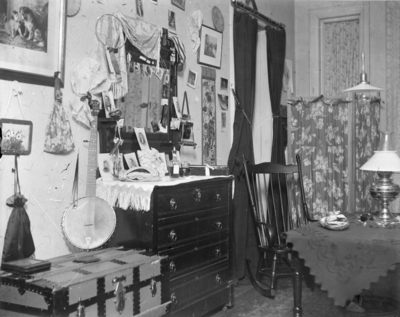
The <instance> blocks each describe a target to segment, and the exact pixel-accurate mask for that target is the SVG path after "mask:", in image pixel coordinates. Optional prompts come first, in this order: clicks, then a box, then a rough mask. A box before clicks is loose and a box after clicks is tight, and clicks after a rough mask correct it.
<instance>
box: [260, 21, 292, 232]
mask: <svg viewBox="0 0 400 317" xmlns="http://www.w3.org/2000/svg"><path fill="white" fill-rule="evenodd" d="M265 30H266V33H267V61H268V81H269V93H270V97H271V107H272V113H273V118H274V119H273V139H272V151H271V162H273V163H280V164H286V160H285V134H286V131H285V129H284V118H282V116H281V93H282V86H283V81H282V80H283V72H284V67H285V51H286V32H285V29H280V28H279V29H278V28H276V27H273V26H269V25H267V26H266V27H265ZM270 181H272V179H270ZM276 181H279V182H281V186H282V188H283V189H282V191H283V192H282V195H283V196H286V195H287V193H286V186H285V184H286V180H285V178H284V177H282V178H281V179H277V180H276ZM274 186H276V184H275V185H274ZM269 188H270V189H271V186H270V187H269ZM268 196H269V197H270V199H269V203H270V204H271V203H272V201H273V200H274V201H276V202H279V204H278V206H277V207H276V208H277V209H276V211H277V213H276V214H274V213H271V222H272V223H277V224H278V226H279V231H280V232H282V231H284V225H283V222H284V221H285V219H283V218H284V216H283V215H284V214H285V212H284V211H285V210H287V208H288V206H287V203H286V199H283V200H282V201H280V199H279V195H278V193H272V192H271V191H270V190H269V192H268ZM270 210H274V209H273V208H272V206H270ZM276 218H278V220H277V221H276Z"/></svg>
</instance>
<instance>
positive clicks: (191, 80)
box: [187, 69, 197, 88]
mask: <svg viewBox="0 0 400 317" xmlns="http://www.w3.org/2000/svg"><path fill="white" fill-rule="evenodd" d="M196 82H197V73H196V72H194V71H193V70H191V69H189V74H188V81H187V85H188V86H189V87H191V88H196Z"/></svg>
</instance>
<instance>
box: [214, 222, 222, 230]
mask: <svg viewBox="0 0 400 317" xmlns="http://www.w3.org/2000/svg"><path fill="white" fill-rule="evenodd" d="M214 227H215V229H218V230H221V229H222V222H221V221H216V222H214Z"/></svg>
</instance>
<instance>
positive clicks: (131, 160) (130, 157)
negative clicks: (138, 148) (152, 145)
mask: <svg viewBox="0 0 400 317" xmlns="http://www.w3.org/2000/svg"><path fill="white" fill-rule="evenodd" d="M124 159H125V162H126V165H128V168H129V169H130V168H134V167H139V162H138V159H137V157H136V153H135V152H132V153H125V154H124Z"/></svg>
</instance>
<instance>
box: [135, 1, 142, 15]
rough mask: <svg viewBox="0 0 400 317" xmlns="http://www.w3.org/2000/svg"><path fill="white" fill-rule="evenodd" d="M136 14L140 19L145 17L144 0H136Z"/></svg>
mask: <svg viewBox="0 0 400 317" xmlns="http://www.w3.org/2000/svg"><path fill="white" fill-rule="evenodd" d="M136 14H137V15H138V16H140V17H142V16H143V0H136Z"/></svg>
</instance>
